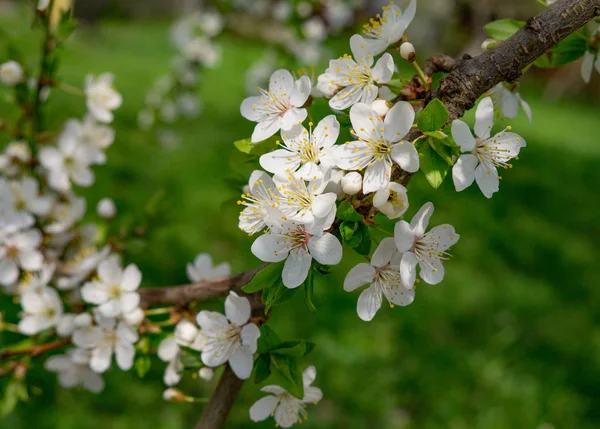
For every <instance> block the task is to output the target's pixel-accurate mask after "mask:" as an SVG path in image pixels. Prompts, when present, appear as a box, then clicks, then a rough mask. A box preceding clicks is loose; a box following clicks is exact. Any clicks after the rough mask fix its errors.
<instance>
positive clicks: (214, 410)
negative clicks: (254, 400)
mask: <svg viewBox="0 0 600 429" xmlns="http://www.w3.org/2000/svg"><path fill="white" fill-rule="evenodd" d="M243 384H244V380H240V379H239V378H237V377H236V375H235V374H234V373H233V371H232V370H231V368H230V367H229V365H226V366H225V370H224V371H223V374H222V375H221V378H220V379H219V384H218V385H217V388H216V389H215V391H214V392H213V394H212V396H211V397H210V400H209V401H208V404H207V405H206V407H204V411H203V412H202V417H201V418H200V421H198V423H197V424H196V426H195V429H217V428H222V427H223V425H224V424H225V421H226V420H227V416H228V415H229V410H231V407H232V406H233V403H234V402H235V400H236V399H237V397H238V395H239V393H240V390H241V389H242V385H243Z"/></svg>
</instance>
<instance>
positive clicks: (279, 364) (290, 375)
mask: <svg viewBox="0 0 600 429" xmlns="http://www.w3.org/2000/svg"><path fill="white" fill-rule="evenodd" d="M271 372H272V374H273V376H275V377H274V378H275V380H277V381H279V382H280V383H281V384H280V385H281V387H283V388H284V389H285V390H287V391H288V392H289V393H291V394H292V395H293V396H295V397H296V398H300V399H301V398H303V397H304V384H303V383H302V373H301V372H300V371H299V370H298V366H297V365H296V362H295V361H294V360H292V359H290V358H289V357H288V356H280V355H275V354H271Z"/></svg>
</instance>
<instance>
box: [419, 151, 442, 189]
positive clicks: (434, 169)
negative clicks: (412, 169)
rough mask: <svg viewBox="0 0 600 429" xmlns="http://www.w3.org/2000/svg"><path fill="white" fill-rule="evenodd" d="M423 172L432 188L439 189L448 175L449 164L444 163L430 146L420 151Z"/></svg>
mask: <svg viewBox="0 0 600 429" xmlns="http://www.w3.org/2000/svg"><path fill="white" fill-rule="evenodd" d="M419 161H420V164H421V171H422V172H423V174H425V178H426V179H427V181H428V182H429V184H430V185H431V186H433V187H434V188H436V189H437V188H439V187H440V185H441V184H442V182H443V181H444V179H445V178H446V175H447V174H448V168H449V166H448V163H447V162H446V161H444V160H443V159H442V158H441V157H440V156H439V155H438V154H437V153H436V152H435V151H434V150H433V149H432V148H431V146H430V145H428V144H424V145H422V146H421V147H420V149H419Z"/></svg>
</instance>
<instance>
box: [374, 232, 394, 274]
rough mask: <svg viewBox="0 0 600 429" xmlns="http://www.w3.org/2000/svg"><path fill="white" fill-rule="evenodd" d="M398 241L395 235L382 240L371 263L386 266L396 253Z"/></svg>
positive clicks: (375, 265)
mask: <svg viewBox="0 0 600 429" xmlns="http://www.w3.org/2000/svg"><path fill="white" fill-rule="evenodd" d="M396 251H397V249H396V243H395V241H394V237H386V238H384V239H383V240H381V243H379V246H377V249H375V252H373V256H372V257H371V264H372V265H373V266H374V267H384V266H386V265H387V264H389V263H390V261H391V260H392V256H394V253H396Z"/></svg>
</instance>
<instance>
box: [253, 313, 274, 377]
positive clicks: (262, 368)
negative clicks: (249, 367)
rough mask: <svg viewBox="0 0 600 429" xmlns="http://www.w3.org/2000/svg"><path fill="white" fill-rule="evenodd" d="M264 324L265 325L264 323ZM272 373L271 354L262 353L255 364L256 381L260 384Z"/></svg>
mask: <svg viewBox="0 0 600 429" xmlns="http://www.w3.org/2000/svg"><path fill="white" fill-rule="evenodd" d="M263 326H264V325H263ZM270 375H271V355H269V354H268V353H267V354H264V355H260V356H259V357H258V359H257V360H256V365H255V366H254V382H255V383H256V384H260V383H262V382H263V381H265V380H266V379H267V378H269V376H270Z"/></svg>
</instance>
